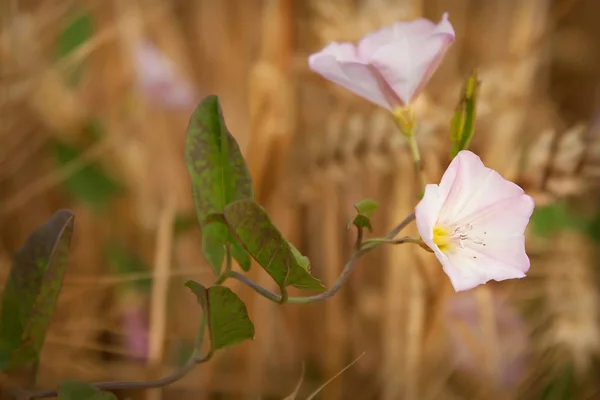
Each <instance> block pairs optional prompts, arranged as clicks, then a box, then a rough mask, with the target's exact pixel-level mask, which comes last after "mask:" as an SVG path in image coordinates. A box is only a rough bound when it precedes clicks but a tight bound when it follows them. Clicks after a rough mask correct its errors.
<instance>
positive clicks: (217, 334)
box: [185, 281, 254, 350]
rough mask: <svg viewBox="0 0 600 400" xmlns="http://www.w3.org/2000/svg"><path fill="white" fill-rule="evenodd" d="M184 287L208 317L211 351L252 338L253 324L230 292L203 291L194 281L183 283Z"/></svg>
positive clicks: (220, 289) (224, 289) (215, 288)
mask: <svg viewBox="0 0 600 400" xmlns="http://www.w3.org/2000/svg"><path fill="white" fill-rule="evenodd" d="M185 285H186V286H187V287H188V288H190V290H191V291H192V292H193V293H194V294H195V295H196V297H197V298H198V303H200V306H201V307H202V309H203V310H204V312H205V313H207V315H208V329H209V332H210V338H211V347H212V349H213V350H218V349H222V348H224V347H229V346H233V345H234V344H237V343H240V342H242V341H244V340H248V339H254V324H253V323H252V321H250V318H249V317H248V311H247V309H246V305H245V304H244V302H243V301H242V300H240V298H239V297H238V296H237V295H236V294H235V293H233V292H232V291H231V289H229V288H227V287H225V286H212V287H210V288H208V289H207V288H205V287H204V286H203V285H201V284H200V283H198V282H195V281H187V282H186V283H185Z"/></svg>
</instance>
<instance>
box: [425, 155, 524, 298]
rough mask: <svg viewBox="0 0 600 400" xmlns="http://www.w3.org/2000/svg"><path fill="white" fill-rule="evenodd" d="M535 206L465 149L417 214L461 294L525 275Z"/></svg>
mask: <svg viewBox="0 0 600 400" xmlns="http://www.w3.org/2000/svg"><path fill="white" fill-rule="evenodd" d="M533 207H534V203H533V199H532V198H531V197H529V196H528V195H526V194H525V193H524V192H523V189H521V188H520V187H519V186H518V185H516V184H515V183H513V182H510V181H508V180H506V179H504V178H503V177H502V176H501V175H500V174H499V173H498V172H496V171H494V170H492V169H490V168H487V167H485V166H484V165H483V163H482V162H481V159H480V158H479V157H478V156H476V155H475V154H474V153H472V152H470V151H467V150H463V151H461V152H459V153H458V155H457V156H456V157H455V158H454V160H452V162H451V163H450V165H449V166H448V169H447V170H446V172H445V173H444V176H443V177H442V180H441V181H440V184H439V185H427V186H426V188H425V194H424V196H423V199H422V200H421V201H420V202H419V204H418V205H417V207H416V209H415V215H416V222H417V228H418V230H419V234H420V235H421V239H422V240H423V242H424V243H425V244H426V245H427V246H428V247H429V248H430V249H431V250H432V251H433V253H435V255H436V257H437V258H438V260H439V261H440V263H441V264H442V267H443V269H444V272H445V273H446V274H447V275H448V277H449V278H450V281H451V282H452V285H453V286H454V289H455V290H456V291H461V290H468V289H471V288H474V287H475V286H478V285H480V284H483V283H486V282H488V281H490V280H495V281H502V280H505V279H512V278H523V277H524V276H525V273H526V272H527V271H528V270H529V258H528V257H527V254H526V253H525V237H524V232H525V228H526V227H527V224H528V223H529V218H530V217H531V214H532V212H533Z"/></svg>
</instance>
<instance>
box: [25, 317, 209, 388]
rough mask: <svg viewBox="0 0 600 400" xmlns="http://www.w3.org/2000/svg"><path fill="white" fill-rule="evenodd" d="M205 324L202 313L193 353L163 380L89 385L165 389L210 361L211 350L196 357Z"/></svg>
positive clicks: (202, 338) (94, 385)
mask: <svg viewBox="0 0 600 400" xmlns="http://www.w3.org/2000/svg"><path fill="white" fill-rule="evenodd" d="M206 324H207V315H206V313H202V318H201V319H200V326H199V328H198V335H197V336H196V342H195V348H194V352H193V353H192V354H191V356H190V358H189V359H188V361H187V363H186V364H185V365H184V366H183V367H181V368H180V369H178V370H177V371H175V372H173V373H172V374H171V375H167V376H165V377H164V378H161V379H158V380H156V381H150V382H143V381H142V382H140V381H110V382H96V383H91V385H92V386H93V387H95V388H97V389H101V390H108V391H114V390H125V389H127V390H140V389H157V388H161V387H165V386H167V385H170V384H171V383H173V382H176V381H178V380H180V379H181V378H183V377H184V376H185V375H187V374H188V373H189V372H190V371H191V370H192V369H194V367H196V365H197V364H201V363H204V362H206V361H208V360H210V359H211V357H212V354H213V353H212V350H211V351H209V352H208V354H206V355H205V356H198V353H199V352H200V347H201V346H202V342H203V340H204V330H205V328H206ZM57 396H58V391H57V390H45V391H41V392H36V393H21V394H20V397H19V398H23V399H27V400H31V399H44V398H49V397H57Z"/></svg>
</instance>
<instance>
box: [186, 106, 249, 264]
mask: <svg viewBox="0 0 600 400" xmlns="http://www.w3.org/2000/svg"><path fill="white" fill-rule="evenodd" d="M186 163H187V168H188V171H189V174H190V177H191V179H192V189H193V190H192V191H193V196H194V204H195V206H196V213H197V215H198V221H199V222H200V224H201V226H202V242H203V245H202V250H203V253H204V256H205V257H206V259H207V260H208V262H209V263H210V265H211V267H212V268H213V271H214V272H215V274H217V275H218V274H219V273H220V270H221V266H222V264H223V259H224V255H225V249H224V246H225V244H226V243H230V244H231V245H233V249H232V251H231V253H232V255H233V256H234V258H235V259H236V260H237V261H238V263H239V264H240V266H241V267H242V268H243V269H244V270H248V269H249V268H250V258H249V257H248V256H247V254H246V253H245V251H244V250H243V248H242V247H241V246H240V244H239V243H237V241H236V240H235V239H234V238H233V237H232V235H231V234H230V232H229V231H228V230H227V227H226V226H224V225H223V224H222V223H221V222H218V221H212V222H209V221H207V220H206V219H207V217H208V216H209V215H211V214H220V213H222V212H223V210H224V209H225V206H227V204H229V203H231V202H234V201H236V200H241V199H252V198H254V191H253V189H252V179H251V177H250V172H249V170H248V166H247V165H246V161H245V160H244V157H242V153H241V152H240V148H239V146H238V144H237V142H236V141H235V138H234V137H233V136H232V135H231V133H230V132H229V131H228V130H227V126H226V125H225V121H224V119H223V113H222V111H221V106H220V105H219V99H218V98H217V96H208V97H206V98H205V99H204V100H202V102H201V103H200V105H198V107H197V108H196V111H194V114H193V115H192V117H191V119H190V123H189V126H188V131H187V139H186Z"/></svg>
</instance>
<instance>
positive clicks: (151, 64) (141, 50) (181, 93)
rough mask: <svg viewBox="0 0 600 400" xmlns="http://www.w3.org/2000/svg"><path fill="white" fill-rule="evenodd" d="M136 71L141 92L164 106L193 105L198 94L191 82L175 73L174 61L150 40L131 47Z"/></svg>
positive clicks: (185, 106)
mask: <svg viewBox="0 0 600 400" xmlns="http://www.w3.org/2000/svg"><path fill="white" fill-rule="evenodd" d="M134 61H135V74H136V79H137V82H138V86H139V88H140V89H141V91H142V93H143V94H144V95H145V96H146V97H148V99H150V101H152V102H153V103H155V104H157V105H159V106H161V107H165V108H170V109H173V108H183V109H188V108H193V107H195V106H196V104H197V102H198V98H199V96H198V94H197V93H196V91H195V89H194V87H193V86H192V84H191V83H190V82H189V81H187V80H186V79H185V78H184V77H183V76H181V74H179V73H178V71H177V69H176V68H175V65H174V64H173V61H172V60H171V59H170V58H168V57H167V56H166V55H165V54H163V53H162V52H160V50H159V49H158V48H156V46H155V45H154V44H153V43H151V42H149V41H142V42H140V43H139V44H138V45H137V46H136V47H135V49H134Z"/></svg>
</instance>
